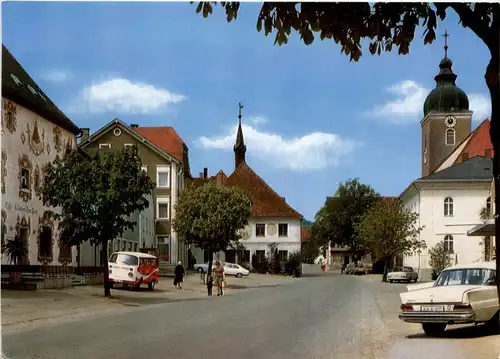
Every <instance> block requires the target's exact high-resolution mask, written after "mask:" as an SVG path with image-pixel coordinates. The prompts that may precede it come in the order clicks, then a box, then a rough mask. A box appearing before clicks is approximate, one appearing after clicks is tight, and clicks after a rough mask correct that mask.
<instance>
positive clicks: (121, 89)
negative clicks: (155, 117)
mask: <svg viewBox="0 0 500 359" xmlns="http://www.w3.org/2000/svg"><path fill="white" fill-rule="evenodd" d="M185 99H186V97H185V96H184V95H181V94H177V93H173V92H170V91H168V90H166V89H163V88H158V87H154V86H152V85H149V84H146V83H141V82H131V81H129V80H127V79H124V78H113V79H110V80H107V81H103V82H99V83H94V84H92V85H90V86H88V87H86V88H84V89H83V90H82V92H81V93H80V95H79V96H78V98H77V99H76V100H75V101H74V103H73V105H72V106H71V108H72V109H73V111H88V112H92V113H102V112H115V113H133V114H146V113H158V112H162V111H163V110H165V109H166V108H167V107H168V106H169V105H171V104H175V103H179V102H182V101H184V100H185Z"/></svg>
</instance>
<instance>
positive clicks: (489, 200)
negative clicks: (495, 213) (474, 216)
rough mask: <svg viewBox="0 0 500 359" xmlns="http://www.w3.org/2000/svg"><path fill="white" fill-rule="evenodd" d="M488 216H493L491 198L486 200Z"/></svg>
mask: <svg viewBox="0 0 500 359" xmlns="http://www.w3.org/2000/svg"><path fill="white" fill-rule="evenodd" d="M486 214H487V215H488V216H491V197H488V198H487V199H486Z"/></svg>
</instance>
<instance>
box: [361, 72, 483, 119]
mask: <svg viewBox="0 0 500 359" xmlns="http://www.w3.org/2000/svg"><path fill="white" fill-rule="evenodd" d="M386 91H387V92H389V93H390V94H392V95H393V97H394V98H393V99H392V100H390V101H387V102H386V103H385V104H383V105H376V106H375V107H374V108H373V110H372V111H370V112H369V114H368V115H370V116H375V117H378V118H381V119H383V120H385V121H388V122H392V123H398V124H405V123H411V122H413V121H415V120H420V119H421V117H422V115H423V107H424V102H425V99H426V98H427V95H428V94H429V92H430V91H431V89H428V88H425V87H424V86H422V85H421V84H419V83H418V82H416V81H412V80H405V81H401V82H399V83H396V84H394V85H391V86H390V87H389V88H387V89H386ZM467 96H468V97H469V108H470V110H471V111H473V112H474V114H473V120H477V121H482V120H484V119H485V118H486V117H488V116H489V114H490V112H491V109H490V107H491V105H490V98H489V97H488V96H485V95H483V94H479V93H470V94H467Z"/></svg>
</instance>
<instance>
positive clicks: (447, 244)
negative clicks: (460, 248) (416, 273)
mask: <svg viewBox="0 0 500 359" xmlns="http://www.w3.org/2000/svg"><path fill="white" fill-rule="evenodd" d="M444 249H445V251H447V252H449V253H453V236H452V235H451V234H447V235H446V236H444Z"/></svg>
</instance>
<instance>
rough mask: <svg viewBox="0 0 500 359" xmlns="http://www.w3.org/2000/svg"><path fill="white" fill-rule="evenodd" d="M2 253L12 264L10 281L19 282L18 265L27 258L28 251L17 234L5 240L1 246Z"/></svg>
mask: <svg viewBox="0 0 500 359" xmlns="http://www.w3.org/2000/svg"><path fill="white" fill-rule="evenodd" d="M2 253H4V254H5V255H6V256H7V257H9V260H10V262H11V263H13V264H14V270H12V271H11V272H10V276H11V280H12V281H13V282H14V283H18V282H20V281H21V272H20V271H19V268H18V265H20V264H22V263H23V262H24V260H25V259H26V258H27V257H28V249H27V248H26V244H25V243H24V241H23V240H22V238H21V236H20V235H19V234H17V233H16V234H15V235H14V237H13V238H10V239H7V241H6V242H5V243H4V244H3V245H2Z"/></svg>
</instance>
